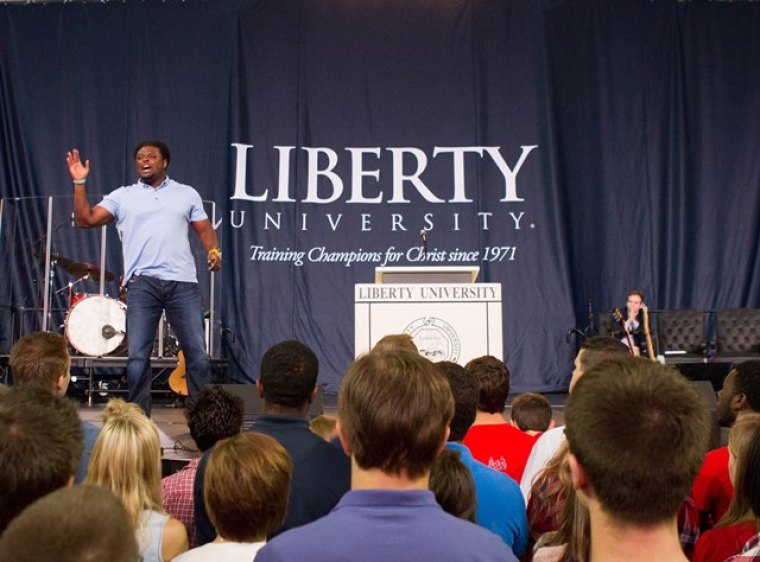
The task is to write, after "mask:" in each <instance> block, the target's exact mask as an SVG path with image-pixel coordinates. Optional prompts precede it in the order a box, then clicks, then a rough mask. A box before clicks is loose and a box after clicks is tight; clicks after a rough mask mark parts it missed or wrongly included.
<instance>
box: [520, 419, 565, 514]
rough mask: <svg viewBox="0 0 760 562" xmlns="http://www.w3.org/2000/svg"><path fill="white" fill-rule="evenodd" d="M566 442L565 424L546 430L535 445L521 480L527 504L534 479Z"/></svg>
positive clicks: (526, 503) (521, 487)
mask: <svg viewBox="0 0 760 562" xmlns="http://www.w3.org/2000/svg"><path fill="white" fill-rule="evenodd" d="M564 442H565V426H564V425H561V426H559V427H555V428H553V429H550V430H549V431H545V432H544V433H543V435H541V437H539V438H538V440H537V441H536V444H535V445H533V449H532V450H531V452H530V456H529V457H528V462H527V463H525V472H523V475H522V479H521V480H520V490H521V491H522V494H523V497H524V498H525V505H528V499H530V487H531V486H532V485H533V480H534V479H535V478H536V476H537V475H538V473H539V472H541V471H542V470H543V469H544V467H545V466H546V463H548V462H549V460H550V459H551V458H552V457H553V456H554V455H556V454H557V451H559V448H560V447H561V446H562V443H564Z"/></svg>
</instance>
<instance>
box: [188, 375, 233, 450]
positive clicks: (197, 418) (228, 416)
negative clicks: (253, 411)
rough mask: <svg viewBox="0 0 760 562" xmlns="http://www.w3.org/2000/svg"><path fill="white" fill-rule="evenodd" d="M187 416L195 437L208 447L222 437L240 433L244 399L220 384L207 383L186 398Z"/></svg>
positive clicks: (202, 448)
mask: <svg viewBox="0 0 760 562" xmlns="http://www.w3.org/2000/svg"><path fill="white" fill-rule="evenodd" d="M185 417H186V418H187V425H188V427H189V428H190V436H191V437H192V438H193V441H195V444H196V445H197V446H198V448H199V449H200V450H201V451H207V450H208V449H210V448H211V447H213V446H214V444H215V443H216V442H217V441H219V440H220V439H225V438H227V437H232V436H233V435H235V434H237V433H240V428H241V427H242V426H243V399H242V398H240V397H239V396H235V395H234V394H231V393H230V392H227V391H226V390H224V388H222V387H221V386H219V385H214V386H208V387H206V388H204V389H203V390H201V391H200V392H199V393H197V394H194V395H193V396H191V397H190V398H189V399H188V400H187V409H186V410H185Z"/></svg>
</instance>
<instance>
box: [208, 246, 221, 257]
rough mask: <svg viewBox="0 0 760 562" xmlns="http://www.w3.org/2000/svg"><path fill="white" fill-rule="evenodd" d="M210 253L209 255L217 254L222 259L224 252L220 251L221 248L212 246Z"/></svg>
mask: <svg viewBox="0 0 760 562" xmlns="http://www.w3.org/2000/svg"><path fill="white" fill-rule="evenodd" d="M208 253H209V255H210V254H216V255H217V256H219V259H222V252H221V251H219V248H211V249H210V250H209V251H208Z"/></svg>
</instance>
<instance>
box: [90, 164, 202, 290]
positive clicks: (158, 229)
mask: <svg viewBox="0 0 760 562" xmlns="http://www.w3.org/2000/svg"><path fill="white" fill-rule="evenodd" d="M98 205H100V206H101V207H103V208H104V209H105V210H106V211H108V212H109V213H111V214H112V215H113V216H114V219H115V220H116V228H117V230H118V231H119V234H120V236H121V241H122V248H123V250H122V251H123V254H124V271H125V274H124V283H125V284H126V283H127V281H129V280H130V278H131V277H132V276H133V275H149V276H151V277H157V278H158V279H163V280H165V281H186V282H190V283H197V282H198V279H197V277H196V273H195V260H194V259H193V254H192V252H191V250H190V240H189V238H188V228H189V225H190V223H191V222H198V221H202V220H207V219H208V215H207V214H206V211H204V210H203V201H201V196H200V195H199V194H198V192H197V191H195V189H193V188H192V187H190V186H189V185H183V184H181V183H177V182H176V181H174V180H172V179H169V178H168V177H167V178H166V179H165V180H164V181H163V183H162V184H161V185H160V186H158V187H157V188H154V187H153V186H151V185H148V184H146V183H143V182H142V181H138V182H137V183H135V184H132V185H127V186H124V187H120V188H119V189H117V190H115V191H112V192H111V193H109V194H108V195H106V196H105V197H104V198H103V201H101V202H100V203H98Z"/></svg>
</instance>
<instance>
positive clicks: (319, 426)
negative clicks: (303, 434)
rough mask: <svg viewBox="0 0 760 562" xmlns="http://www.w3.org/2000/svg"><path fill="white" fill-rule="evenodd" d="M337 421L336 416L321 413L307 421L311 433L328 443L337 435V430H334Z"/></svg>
mask: <svg viewBox="0 0 760 562" xmlns="http://www.w3.org/2000/svg"><path fill="white" fill-rule="evenodd" d="M337 421H338V418H336V417H335V416H328V415H326V414H322V415H320V416H317V417H316V418H314V419H313V420H311V421H310V422H309V429H310V430H311V431H312V433H314V434H316V435H319V436H320V437H321V438H322V439H324V440H325V441H327V442H328V443H330V442H331V441H332V440H333V439H335V437H336V436H337V435H338V433H337V431H335V425H336V423H337Z"/></svg>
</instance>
